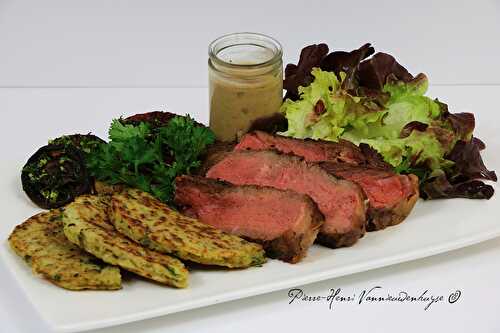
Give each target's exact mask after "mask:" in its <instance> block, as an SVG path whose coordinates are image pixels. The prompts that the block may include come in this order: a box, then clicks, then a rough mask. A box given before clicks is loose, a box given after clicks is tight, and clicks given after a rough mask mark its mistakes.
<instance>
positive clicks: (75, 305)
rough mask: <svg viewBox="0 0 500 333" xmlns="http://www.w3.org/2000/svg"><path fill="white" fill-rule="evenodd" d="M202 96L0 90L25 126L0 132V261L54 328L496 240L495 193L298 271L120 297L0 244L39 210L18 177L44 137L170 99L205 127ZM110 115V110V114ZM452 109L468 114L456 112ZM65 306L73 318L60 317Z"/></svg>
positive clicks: (454, 93)
mask: <svg viewBox="0 0 500 333" xmlns="http://www.w3.org/2000/svg"><path fill="white" fill-rule="evenodd" d="M462 88H463V87H458V88H443V87H441V88H439V89H435V90H438V91H441V94H440V95H438V96H440V97H442V98H443V100H448V101H449V102H450V103H451V101H453V99H452V98H451V97H455V98H456V100H460V97H461V96H463V95H462V94H463V93H464V92H463V91H462ZM467 89H468V90H467V94H465V95H468V96H469V98H471V99H473V100H474V101H481V102H485V99H487V98H490V99H492V98H493V96H496V95H498V92H499V90H500V89H499V88H491V87H489V88H481V91H480V90H477V94H476V95H474V94H473V93H471V90H470V87H469V88H467ZM484 89H486V90H487V91H484ZM205 94H206V90H205V89H184V90H178V89H151V90H141V89H138V90H127V89H84V90H74V89H64V90H58V89H53V90H47V89H41V90H30V89H27V90H25V89H21V90H20V91H17V90H9V89H4V90H0V108H1V109H3V111H7V112H8V114H9V116H8V117H9V119H8V120H9V121H10V122H11V123H15V122H19V124H22V126H24V127H23V128H24V130H21V127H20V126H21V125H20V126H19V127H12V128H8V127H6V128H5V130H4V131H3V132H0V133H1V134H0V135H1V137H0V140H1V142H2V153H3V154H5V155H4V156H6V159H5V162H3V163H2V164H1V165H0V172H1V173H0V174H1V175H2V177H1V178H0V182H1V185H2V188H3V189H4V190H3V191H2V193H1V194H0V202H1V203H2V205H3V206H2V215H3V219H2V224H1V225H0V239H1V240H2V245H1V246H0V254H1V258H2V259H3V262H4V263H5V264H6V266H7V267H8V268H9V270H10V271H11V272H12V274H13V276H14V277H15V278H16V280H17V281H18V282H19V286H20V287H21V288H22V289H23V291H24V292H25V295H26V297H27V298H28V299H29V300H30V301H31V303H32V304H33V306H34V307H35V308H36V309H37V310H38V311H39V313H40V314H41V316H42V318H44V319H45V320H46V321H47V323H48V324H49V325H50V326H51V327H52V328H53V329H54V330H56V331H61V332H73V331H80V330H87V329H93V328H100V327H105V326H111V325H117V324H122V323H126V322H131V321H136V320H141V319H145V318H152V317H155V316H161V315H166V314H169V313H174V312H179V311H184V310H188V309H193V308H198V307H202V306H206V305H212V304H216V303H220V302H225V301H229V300H233V299H238V298H243V297H248V296H252V295H258V294H263V293H266V292H271V291H275V290H279V289H285V288H289V287H293V286H298V285H302V284H306V283H311V282H315V281H320V280H324V279H328V278H333V277H338V276H343V275H347V274H351V273H356V272H362V271H366V270H369V269H373V268H377V267H383V266H387V265H391V264H395V263H399V262H403V261H408V260H413V259H417V258H423V257H426V256H430V255H433V254H437V253H441V252H445V251H449V250H453V249H457V248H460V247H464V246H468V245H471V244H474V243H478V242H481V241H484V240H487V239H490V238H494V237H497V236H500V222H499V221H498V217H499V216H500V205H499V201H498V200H499V199H498V195H499V194H496V195H495V196H494V197H493V198H492V199H491V200H488V201H486V200H465V199H454V200H439V201H430V202H423V201H419V202H418V203H417V206H416V208H415V209H414V211H413V212H412V214H411V216H410V217H408V219H407V220H406V221H405V222H404V223H402V224H401V225H399V226H397V227H392V228H389V229H386V230H384V231H380V232H375V233H369V234H367V235H366V236H365V237H364V238H363V239H361V240H360V241H359V243H358V244H356V245H355V246H353V247H351V248H345V249H338V250H331V249H328V248H325V247H320V246H313V247H312V248H311V249H310V251H309V254H308V256H307V258H306V259H305V260H304V261H302V262H301V263H299V264H296V265H290V264H285V263H282V262H279V261H276V260H270V261H269V262H268V263H267V264H265V265H264V266H263V267H256V268H250V269H246V270H237V271H230V270H194V271H192V274H191V276H190V286H189V288H187V289H184V290H177V289H173V288H168V287H163V286H160V285H157V284H154V283H149V282H147V281H144V280H140V279H135V278H134V279H127V280H126V281H125V282H124V285H123V289H122V290H120V291H114V292H102V291H100V292H95V291H89V292H71V291H66V290H63V289H60V288H57V287H55V286H53V285H51V284H50V283H48V282H46V281H44V280H42V279H40V278H36V277H34V276H33V275H32V274H31V272H30V269H29V268H28V267H27V266H26V265H25V264H24V263H23V262H22V260H21V259H20V258H18V257H16V256H15V255H14V254H13V253H12V251H11V250H10V249H9V248H8V245H7V243H6V242H5V240H6V238H7V237H8V234H9V233H10V231H11V230H12V228H13V227H14V226H15V225H16V224H19V223H21V222H22V221H23V220H24V219H25V218H27V217H29V216H30V215H32V214H33V213H35V212H37V211H39V210H38V209H36V208H35V207H33V206H32V205H31V204H30V203H29V202H28V200H27V199H26V198H25V196H24V195H23V193H22V191H21V189H20V187H21V185H20V182H19V179H18V178H19V173H20V169H21V167H22V165H23V163H24V161H25V160H26V159H27V157H28V156H29V155H30V154H31V152H33V151H34V150H35V149H36V148H37V147H38V146H41V145H42V144H43V143H44V141H45V140H46V139H47V138H49V137H55V136H57V135H59V134H61V133H72V132H77V131H80V132H88V131H89V130H93V129H95V130H94V132H96V133H97V134H101V135H102V134H103V133H105V129H106V127H107V125H108V124H109V121H110V119H111V118H112V117H116V116H119V115H120V114H127V115H128V114H132V113H137V112H142V111H147V110H151V109H154V108H155V107H156V106H157V105H159V104H156V105H155V104H151V105H150V104H145V102H144V101H149V103H151V102H153V103H156V102H158V101H163V100H167V101H169V103H170V105H173V107H172V108H171V109H170V110H175V111H177V112H178V113H182V112H185V111H189V112H190V113H191V114H192V115H194V116H195V117H197V118H198V119H200V120H202V121H206V114H205V113H202V112H199V114H196V112H195V110H206V109H207V106H206V103H205V100H206V97H205V96H206V95H205ZM446 94H448V97H446ZM443 95H444V96H443ZM473 96H474V97H473ZM483 97H484V98H483ZM481 98H483V99H481ZM186 100H189V101H192V102H190V103H191V107H190V108H186V107H185V104H184V103H185V101H186ZM492 102H493V101H492ZM457 103H458V102H457ZM96 105H97V106H96ZM491 105H493V104H491ZM480 106H483V107H484V105H480ZM480 106H476V107H478V108H477V109H475V110H474V111H475V113H476V115H481V116H479V117H478V118H479V119H481V117H484V118H482V122H481V123H482V124H483V125H482V126H481V129H478V132H479V133H480V134H481V137H482V138H483V139H484V141H485V142H486V143H487V145H488V148H487V150H486V154H485V160H486V162H487V163H486V164H487V166H488V167H490V168H491V169H496V170H500V157H498V156H494V152H498V151H500V146H499V145H498V135H496V134H494V133H495V131H494V124H493V125H490V126H491V127H489V126H488V122H487V120H488V119H494V118H493V117H494V116H493V115H491V113H481V112H480V111H481V109H480V108H479V107H480ZM31 108H36V109H37V110H36V111H33V112H32V113H29V115H30V117H32V119H31V120H30V121H29V122H23V121H24V120H25V118H24V117H25V116H26V114H25V113H23V112H26V111H25V110H26V109H31ZM109 108H112V109H113V110H114V111H113V112H109V111H108V110H109ZM454 110H455V111H465V110H464V109H463V108H462V109H458V110H457V108H455V109H454ZM68 112H71V116H68ZM483 114H484V116H483ZM40 124H42V125H43V126H40ZM478 125H479V124H478ZM12 138H18V139H16V140H11V139H12ZM69 308H71V311H61V309H69Z"/></svg>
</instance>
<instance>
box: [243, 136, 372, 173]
mask: <svg viewBox="0 0 500 333" xmlns="http://www.w3.org/2000/svg"><path fill="white" fill-rule="evenodd" d="M234 149H235V150H277V151H280V152H283V153H287V154H294V155H297V156H302V157H303V158H304V159H305V160H306V161H308V162H326V161H329V162H343V163H349V164H354V165H358V164H364V163H366V157H365V155H363V152H362V151H361V149H360V148H359V147H357V146H356V145H354V144H352V143H351V142H349V141H345V140H340V141H339V142H330V141H322V140H311V139H294V138H289V137H285V136H280V135H273V134H269V133H266V132H262V131H254V132H251V133H247V134H245V136H243V137H242V138H241V140H240V142H239V143H238V144H237V145H236V147H235V148H234Z"/></svg>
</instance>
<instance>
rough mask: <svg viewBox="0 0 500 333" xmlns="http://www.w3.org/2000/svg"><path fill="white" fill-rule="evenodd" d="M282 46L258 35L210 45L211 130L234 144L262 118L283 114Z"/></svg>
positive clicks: (226, 38) (239, 35)
mask: <svg viewBox="0 0 500 333" xmlns="http://www.w3.org/2000/svg"><path fill="white" fill-rule="evenodd" d="M282 55H283V52H282V49H281V45H280V44H279V43H278V41H276V40H275V39H273V38H271V37H268V36H265V35H261V34H256V33H235V34H230V35H226V36H222V37H220V38H218V39H216V40H215V41H213V42H212V43H211V44H210V46H209V60H208V67H209V70H208V74H209V100H210V128H211V129H212V130H213V131H214V133H215V135H216V137H217V139H219V140H221V141H234V140H237V139H239V138H240V137H241V136H242V135H243V134H245V133H246V132H247V131H248V129H249V128H250V126H251V125H252V123H253V122H254V121H255V120H257V119H260V118H267V117H271V116H273V115H274V114H276V113H279V109H280V106H281V103H282V101H283V61H282Z"/></svg>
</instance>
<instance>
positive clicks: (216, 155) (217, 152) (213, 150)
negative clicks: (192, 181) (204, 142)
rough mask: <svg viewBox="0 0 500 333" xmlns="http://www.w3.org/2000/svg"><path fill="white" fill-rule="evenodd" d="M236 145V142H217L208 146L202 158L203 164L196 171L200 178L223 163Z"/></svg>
mask: <svg viewBox="0 0 500 333" xmlns="http://www.w3.org/2000/svg"><path fill="white" fill-rule="evenodd" d="M235 145H236V143H235V142H224V141H216V142H215V143H213V144H211V145H210V146H208V147H207V149H206V150H205V152H204V153H203V155H202V156H201V157H200V159H201V160H202V163H201V165H200V167H199V168H198V169H197V170H196V173H197V174H198V175H200V176H204V175H205V174H206V173H207V171H208V169H210V168H211V167H212V166H213V165H215V164H217V163H219V162H220V161H222V159H223V158H224V157H225V156H226V155H227V154H228V153H230V152H231V151H233V149H234V146H235Z"/></svg>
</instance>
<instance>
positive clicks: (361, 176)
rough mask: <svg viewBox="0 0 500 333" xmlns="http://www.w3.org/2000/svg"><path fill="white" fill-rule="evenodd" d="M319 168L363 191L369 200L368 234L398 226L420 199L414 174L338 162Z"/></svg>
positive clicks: (325, 164)
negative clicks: (357, 185)
mask: <svg viewBox="0 0 500 333" xmlns="http://www.w3.org/2000/svg"><path fill="white" fill-rule="evenodd" d="M321 167H322V168H324V169H325V170H327V171H328V172H329V173H331V174H333V175H335V176H337V177H340V178H344V179H348V180H351V181H353V182H355V183H357V184H359V185H360V186H361V187H362V188H363V191H364V192H365V193H366V195H367V197H368V200H369V206H368V212H367V215H368V217H367V218H368V221H367V230H368V231H374V230H381V229H384V228H386V227H388V226H392V225H396V224H399V223H401V222H402V221H403V220H404V219H405V218H406V216H408V214H410V212H411V210H412V208H413V206H414V205H415V203H416V201H417V199H418V197H419V191H418V178H417V176H415V175H399V174H396V173H394V172H392V171H389V170H382V169H377V168H370V167H364V166H352V165H346V164H339V163H322V164H321Z"/></svg>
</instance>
